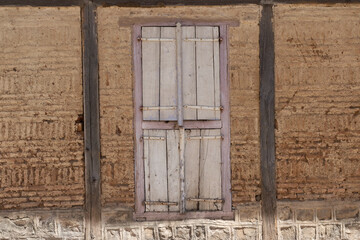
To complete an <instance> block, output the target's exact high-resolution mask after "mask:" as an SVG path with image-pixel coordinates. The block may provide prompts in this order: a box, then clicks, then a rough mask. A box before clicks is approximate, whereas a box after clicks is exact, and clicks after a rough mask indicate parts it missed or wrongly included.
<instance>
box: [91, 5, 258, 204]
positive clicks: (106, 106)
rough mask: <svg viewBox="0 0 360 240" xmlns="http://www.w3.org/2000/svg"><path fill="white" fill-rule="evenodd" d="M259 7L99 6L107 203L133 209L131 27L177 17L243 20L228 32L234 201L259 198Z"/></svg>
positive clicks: (103, 202)
mask: <svg viewBox="0 0 360 240" xmlns="http://www.w3.org/2000/svg"><path fill="white" fill-rule="evenodd" d="M259 15H260V7H259V6H255V5H254V6H252V5H246V6H227V7H166V8H153V9H149V8H118V7H109V8H101V7H100V8H99V9H98V33H99V34H98V38H99V60H100V63H99V70H100V122H101V126H100V129H101V174H102V204H103V205H111V204H116V203H117V204H120V205H124V204H125V205H129V206H133V205H134V156H133V148H134V145H133V144H134V142H133V96H132V87H133V74H132V48H131V46H132V43H131V31H132V27H131V26H132V24H133V23H138V22H139V21H141V20H142V21H143V22H148V21H158V22H162V21H164V22H166V21H170V20H173V19H177V18H181V19H196V20H202V21H212V22H214V21H217V20H218V19H222V20H231V21H235V22H239V23H240V25H239V26H237V27H230V29H229V79H230V81H231V84H230V85H231V94H230V102H231V163H232V191H233V203H234V204H236V203H239V202H246V201H255V199H256V195H259V194H260V160H259V128H258V125H259V94H258V92H259V57H258V56H259V51H258V45H259V44H258V36H259V27H258V22H259V17H260V16H259Z"/></svg>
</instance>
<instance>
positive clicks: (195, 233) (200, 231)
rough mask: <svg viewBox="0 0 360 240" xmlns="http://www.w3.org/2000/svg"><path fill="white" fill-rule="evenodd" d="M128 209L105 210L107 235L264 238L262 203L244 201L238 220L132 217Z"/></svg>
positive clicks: (177, 238) (159, 238)
mask: <svg viewBox="0 0 360 240" xmlns="http://www.w3.org/2000/svg"><path fill="white" fill-rule="evenodd" d="M131 218H132V212H131V211H129V210H126V209H117V210H115V211H114V210H113V209H107V210H104V212H103V229H104V239H106V240H110V239H111V240H115V239H124V240H125V239H133V240H137V239H144V240H145V239H146V240H150V239H156V240H170V239H173V240H180V239H181V240H182V239H194V240H195V239H196V240H200V239H201V240H215V239H219V240H222V239H234V240H235V239H236V240H259V239H261V234H262V231H261V215H260V205H259V204H251V205H240V206H238V207H237V208H236V210H235V220H208V219H206V220H205V219H201V220H184V221H153V222H150V221H147V222H134V221H132V219H131Z"/></svg>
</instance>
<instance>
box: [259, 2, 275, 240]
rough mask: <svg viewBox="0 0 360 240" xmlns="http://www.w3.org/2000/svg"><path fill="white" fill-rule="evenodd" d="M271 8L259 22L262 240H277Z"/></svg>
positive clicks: (268, 8) (266, 8)
mask: <svg viewBox="0 0 360 240" xmlns="http://www.w3.org/2000/svg"><path fill="white" fill-rule="evenodd" d="M272 8H273V5H272V4H265V5H263V9H262V14H261V20H260V40H259V44H260V46H259V47H260V161H261V167H260V168H261V196H262V197H261V204H262V208H261V212H262V219H263V226H262V229H263V239H264V240H275V239H277V231H276V229H277V227H276V163H275V129H274V119H275V104H274V95H275V74H274V58H275V50H274V32H273V25H272V16H273V9H272Z"/></svg>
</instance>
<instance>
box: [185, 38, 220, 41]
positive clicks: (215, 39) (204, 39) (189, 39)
mask: <svg viewBox="0 0 360 240" xmlns="http://www.w3.org/2000/svg"><path fill="white" fill-rule="evenodd" d="M184 41H185V42H221V41H222V38H184Z"/></svg>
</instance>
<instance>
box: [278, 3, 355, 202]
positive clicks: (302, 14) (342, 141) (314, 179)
mask: <svg viewBox="0 0 360 240" xmlns="http://www.w3.org/2000/svg"><path fill="white" fill-rule="evenodd" d="M359 16H360V6H359V5H347V6H343V5H333V6H332V7H329V6H326V5H308V6H306V5H278V6H275V9H274V25H275V56H276V80H275V88H276V92H275V96H276V122H277V129H276V157H277V193H278V198H279V199H298V200H305V199H359V189H360V162H359V153H360V148H359V146H360V114H359V111H360V38H359V36H360V21H359V19H360V18H359Z"/></svg>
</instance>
